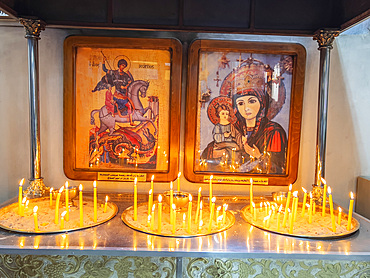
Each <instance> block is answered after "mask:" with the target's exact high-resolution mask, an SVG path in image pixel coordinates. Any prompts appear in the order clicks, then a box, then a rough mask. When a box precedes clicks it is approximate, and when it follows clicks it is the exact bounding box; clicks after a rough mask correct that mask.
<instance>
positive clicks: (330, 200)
mask: <svg viewBox="0 0 370 278" xmlns="http://www.w3.org/2000/svg"><path fill="white" fill-rule="evenodd" d="M328 193H329V206H330V217H331V225H332V228H333V232H334V233H335V232H336V231H337V229H336V227H335V217H334V209H333V196H332V195H331V188H330V186H329V187H328Z"/></svg>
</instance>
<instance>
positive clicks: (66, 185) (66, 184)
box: [64, 181, 69, 189]
mask: <svg viewBox="0 0 370 278" xmlns="http://www.w3.org/2000/svg"><path fill="white" fill-rule="evenodd" d="M64 185H65V187H66V189H68V185H69V182H68V181H66V182H65V184H64Z"/></svg>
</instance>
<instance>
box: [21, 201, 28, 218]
mask: <svg viewBox="0 0 370 278" xmlns="http://www.w3.org/2000/svg"><path fill="white" fill-rule="evenodd" d="M26 201H27V197H24V198H23V199H22V204H21V211H20V216H24V206H25V203H26Z"/></svg>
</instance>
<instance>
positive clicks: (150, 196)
mask: <svg viewBox="0 0 370 278" xmlns="http://www.w3.org/2000/svg"><path fill="white" fill-rule="evenodd" d="M152 194H153V190H152V189H150V190H149V197H148V215H149V214H150V210H151V209H152V205H153V195H152Z"/></svg>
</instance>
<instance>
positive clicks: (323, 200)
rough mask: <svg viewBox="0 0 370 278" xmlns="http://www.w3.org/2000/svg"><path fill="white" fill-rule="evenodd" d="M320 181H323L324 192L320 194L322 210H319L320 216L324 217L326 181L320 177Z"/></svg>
mask: <svg viewBox="0 0 370 278" xmlns="http://www.w3.org/2000/svg"><path fill="white" fill-rule="evenodd" d="M321 181H322V182H323V183H324V193H323V195H322V212H321V216H322V217H324V216H325V209H326V181H325V180H324V179H323V178H321Z"/></svg>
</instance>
